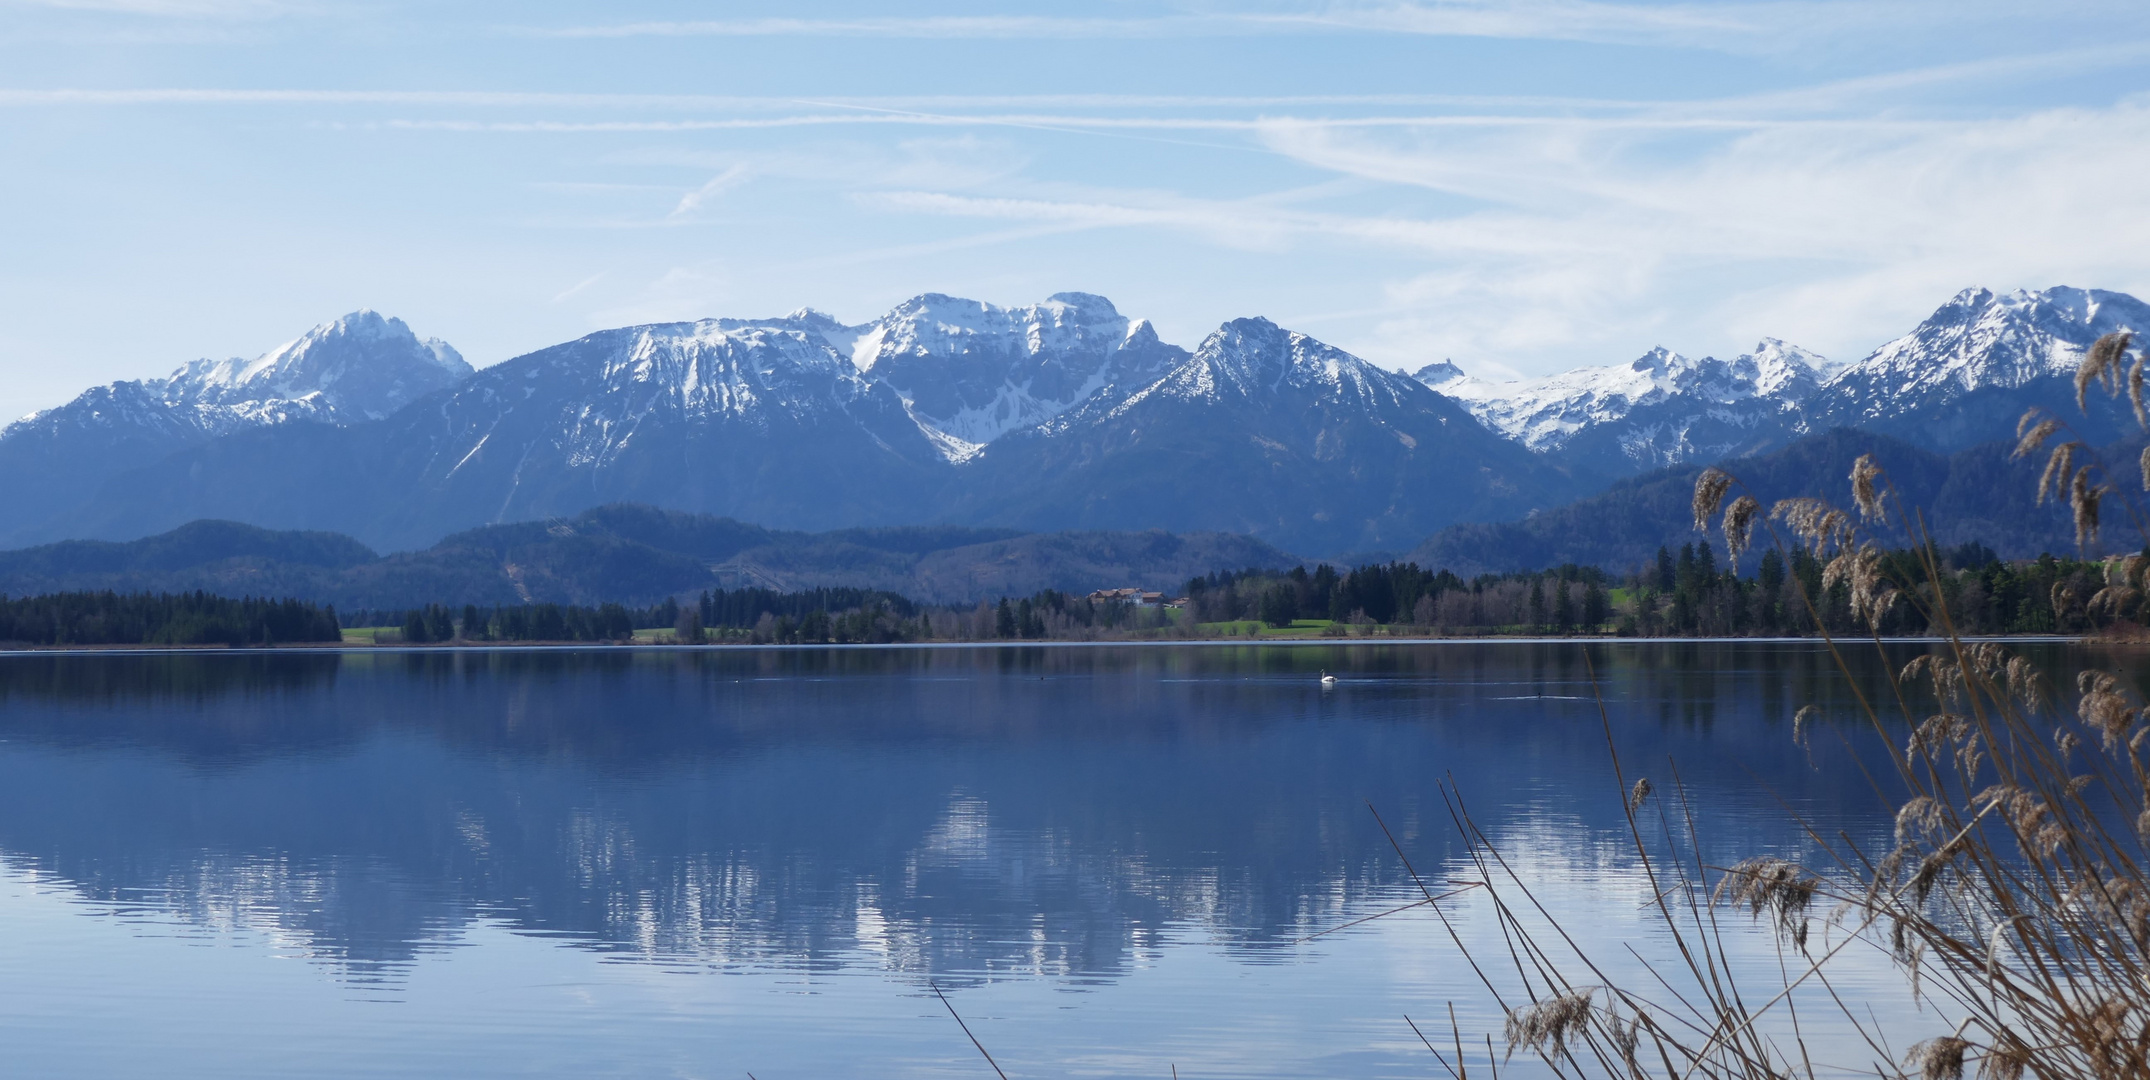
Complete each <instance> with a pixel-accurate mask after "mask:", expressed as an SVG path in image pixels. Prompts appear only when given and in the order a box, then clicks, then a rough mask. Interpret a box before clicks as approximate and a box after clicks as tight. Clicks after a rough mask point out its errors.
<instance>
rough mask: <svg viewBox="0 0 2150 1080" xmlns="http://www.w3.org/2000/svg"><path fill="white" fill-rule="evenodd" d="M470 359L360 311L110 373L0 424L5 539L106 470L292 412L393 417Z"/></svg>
mask: <svg viewBox="0 0 2150 1080" xmlns="http://www.w3.org/2000/svg"><path fill="white" fill-rule="evenodd" d="M470 372H471V368H470V365H469V364H466V363H464V362H463V358H462V357H461V356H459V355H457V353H456V351H455V350H454V349H453V348H450V347H449V346H448V344H447V343H446V342H443V341H439V340H435V339H428V340H423V341H421V340H420V339H419V338H418V337H417V335H415V334H413V333H411V330H410V327H408V326H406V325H404V324H403V322H402V321H401V320H398V319H388V318H383V317H382V316H380V315H378V314H376V313H374V312H371V311H359V312H354V313H352V314H350V315H346V316H344V317H343V318H341V319H338V320H336V321H335V322H332V323H327V324H324V325H322V326H318V327H315V328H314V329H313V330H311V331H308V332H307V333H306V334H305V335H303V336H301V337H299V338H298V339H296V340H294V341H291V342H287V343H285V344H284V345H281V346H278V347H277V348H275V349H272V350H270V351H268V352H266V353H264V354H262V355H261V356H259V357H256V358H254V359H252V360H241V359H232V360H196V361H194V362H192V363H190V364H186V365H184V366H182V367H180V368H179V369H178V370H176V371H174V372H173V373H172V374H171V375H169V376H167V377H165V378H161V379H134V380H126V381H122V382H115V383H112V384H109V385H107V386H99V387H94V388H92V389H90V390H88V391H85V392H84V393H82V394H81V395H80V396H78V397H76V398H75V399H74V400H73V401H70V402H68V403H67V404H65V405H61V406H58V407H56V408H52V409H46V410H44V411H42V412H38V413H33V414H31V415H30V416H26V417H24V418H22V419H21V420H18V421H16V422H14V423H12V424H9V425H8V426H6V427H5V428H0V477H4V478H6V483H5V485H0V486H4V489H5V490H6V491H7V492H8V495H9V497H8V499H7V500H6V502H5V504H4V505H0V540H7V539H20V538H23V537H26V536H29V537H35V536H37V535H38V533H37V532H36V528H37V526H38V524H39V523H40V522H42V521H48V520H50V519H52V518H53V517H54V516H56V515H59V514H61V513H63V512H64V511H65V510H66V509H68V508H69V507H72V506H75V505H78V504H80V503H81V502H83V501H85V500H87V499H88V498H90V497H91V496H92V495H93V494H94V493H95V492H96V490H97V488H98V486H99V485H100V484H102V483H104V482H105V481H106V480H107V479H109V478H111V477H112V476H114V475H117V474H118V473H120V472H123V471H125V470H128V469H133V468H139V467H142V466H145V465H149V464H151V463H153V462H156V461H158V460H159V459H161V458H164V457H166V456H168V455H170V454H173V453H177V452H179V451H181V450H184V449H187V448H189V447H193V446H199V445H202V444H203V443H206V442H208V441H210V440H212V439H216V438H219V437H222V436H225V435H230V434H234V433H237V432H241V431H246V430H250V429H254V428H260V427H265V426H273V425H278V424H283V423H287V422H289V421H293V420H310V421H315V422H318V423H326V424H349V423H359V422H364V421H368V420H375V419H379V418H381V417H384V416H387V415H388V414H390V413H392V412H394V411H395V410H397V409H400V408H402V407H403V406H404V405H407V404H409V403H410V402H412V401H414V400H416V399H417V398H418V397H420V396H422V395H424V394H427V393H430V392H432V391H434V390H439V389H444V388H446V387H449V386H452V385H454V384H455V383H456V382H457V381H459V380H461V379H462V378H463V377H465V376H467V375H469V374H470Z"/></svg>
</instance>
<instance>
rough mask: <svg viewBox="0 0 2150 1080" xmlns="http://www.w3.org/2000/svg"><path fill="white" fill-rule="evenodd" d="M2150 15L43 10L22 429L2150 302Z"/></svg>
mask: <svg viewBox="0 0 2150 1080" xmlns="http://www.w3.org/2000/svg"><path fill="white" fill-rule="evenodd" d="M2146 92H2150V4H2143V3H2141V2H2140V0H2136V2H2132V3H2117V2H2105V0H2095V2H2092V0H2084V2H2069V0H2048V2H2043V3H2037V4H2028V3H2021V4H1998V3H1983V2H1979V0H1953V2H1913V3H1888V2H1865V0H1860V2H1839V0H1781V2H1775V0H1772V2H1759V3H1691V4H1649V3H1633V4H1626V3H1594V2H1549V3H1523V2H1501V0H1485V2H1470V3H1368V4H1355V3H1327V4H1324V3H1245V4H1230V3H1207V4H1203V3H1192V4H1169V3H1149V2H1134V0H1125V2H1111V0H1107V2H1102V3H1095V4H1089V5H1081V6H1076V5H1067V4H1058V5H1049V4H1029V5H1007V4H1003V5H984V4H964V3H941V4H911V5H902V6H898V5H894V4H872V5H869V4H841V3H811V2H807V3H797V2H795V3H787V4H777V3H768V4H750V3H738V4H684V3H661V2H641V3H637V2H624V3H611V4H602V5H600V4H587V3H581V4H578V3H542V2H540V3H524V4H512V5H511V4H478V3H454V2H432V3H400V2H395V0H382V2H375V3H336V2H328V0H0V154H4V155H5V156H4V158H0V162H4V164H5V168H0V415H20V414H22V413H25V412H28V411H30V410H32V409H36V408H42V407H46V406H50V405H53V404H57V403H59V402H61V401H63V400H65V399H67V398H68V397H71V396H73V395H74V394H75V393H76V392H78V391H79V390H81V389H82V388H84V387H86V386H88V385H91V384H94V383H98V382H103V381H109V380H112V379H118V378H133V377H140V376H145V375H156V374H162V373H164V372H166V371H168V370H169V369H171V368H172V367H175V366H177V365H178V364H180V363H182V362H184V361H186V360H188V359H191V358H194V357H197V356H215V357H222V356H231V355H248V356H251V355H254V354H257V353H259V352H262V351H264V350H266V349H268V348H270V347H272V346H274V345H276V344H277V343H279V342H281V341H283V340H286V339H288V338H291V337H294V336H296V335H297V334H298V333H300V332H302V331H303V330H305V329H306V328H307V327H309V326H312V325H314V324H316V323H319V322H323V321H326V320H328V319H331V318H334V317H335V316H337V315H339V314H342V313H343V312H346V311H349V310H352V309H355V308H359V307H371V308H375V309H377V310H380V311H383V312H387V313H390V314H394V315H399V316H401V317H403V318H404V319H405V320H407V321H408V322H409V323H410V324H411V325H412V326H413V327H414V328H415V329H417V330H418V331H419V332H420V333H421V334H427V335H437V336H440V337H444V338H446V339H448V340H449V341H451V342H453V343H454V344H455V345H456V346H457V347H458V348H460V349H462V350H463V351H464V352H465V354H466V355H467V356H469V357H470V359H471V360H472V361H473V362H474V363H478V364H480V365H483V364H487V363H492V362H496V361H499V360H502V359H505V358H507V357H509V356H513V355H516V354H518V353H520V352H524V351H527V350H530V349H534V348H538V347H541V346H544V345H547V344H551V343H554V342H557V341H561V340H565V339H568V338H572V337H575V336H578V335H580V334H583V333H586V332H588V331H590V330H594V329H598V328H601V327H606V326H616V325H622V324H627V323H633V322H645V321H653V320H668V319H685V318H693V317H699V316H714V315H733V316H753V315H766V314H776V313H781V312H784V311H788V310H791V309H794V308H797V307H801V306H812V307H816V308H820V309H822V310H825V311H828V312H830V313H832V314H835V315H837V316H839V317H841V318H844V319H846V320H850V321H860V320H864V319H867V318H869V317H872V316H874V315H876V314H878V313H880V312H881V311H883V310H885V309H887V308H888V307H890V306H891V305H893V304H894V303H896V302H897V301H899V300H901V299H903V298H905V297H908V296H911V295H915V294H917V293H921V292H946V293H952V294H956V295H962V296H970V297H975V298H979V299H985V300H990V301H993V302H996V303H1003V304H1016V303H1026V302H1030V301H1033V300H1037V299H1041V298H1043V297H1044V296H1046V295H1048V294H1050V293H1053V292H1058V291H1063V290H1070V289H1075V290H1083V291H1089V292H1097V293H1102V294H1104V295H1106V296H1109V297H1111V298H1112V299H1113V300H1114V301H1115V302H1116V303H1117V304H1118V305H1119V306H1120V308H1121V310H1122V311H1123V312H1126V313H1128V314H1130V315H1134V316H1142V317H1148V318H1151V319H1153V320H1154V321H1155V322H1156V323H1157V324H1158V326H1159V328H1160V330H1161V331H1162V332H1163V333H1164V335H1165V336H1166V338H1167V339H1168V340H1174V341H1178V342H1180V343H1182V344H1185V345H1188V346H1192V345H1194V344H1195V343H1196V342H1197V341H1199V339H1200V338H1201V337H1202V336H1203V335H1204V334H1205V333H1206V332H1208V331H1209V330H1210V329H1212V328H1214V327H1215V325H1216V324H1217V323H1219V322H1221V321H1223V320H1225V319H1228V318H1234V317H1239V316H1243V315H1254V314H1260V315H1266V316H1269V317H1270V318H1273V319H1275V320H1277V321H1278V322H1280V323H1283V324H1285V325H1287V326H1290V327H1293V328H1295V329H1299V330H1302V331H1305V332H1307V333H1310V334H1313V335H1314V336H1316V337H1319V338H1322V339H1324V340H1327V341H1330V342H1333V343H1335V344H1337V345H1339V346H1342V347H1344V348H1347V349H1350V350H1352V351H1353V352H1356V353H1358V354H1360V355H1362V356H1365V357H1367V358H1369V359H1372V360H1375V361H1377V362H1379V363H1382V364H1384V365H1387V366H1391V367H1416V366H1418V365H1420V364H1423V363H1427V362H1431V361H1433V360H1437V359H1441V358H1444V357H1452V358H1454V359H1455V360H1457V361H1458V362H1459V363H1461V364H1463V365H1464V366H1465V367H1466V368H1469V369H1472V370H1475V371H1479V372H1482V373H1485V374H1489V375H1497V374H1501V373H1503V372H1519V373H1526V374H1535V373H1545V372H1550V371H1555V370H1561V369H1564V368H1567V367H1572V366H1576V365H1579V364H1585V363H1609V362H1615V361H1619V360H1625V359H1629V358H1632V357H1634V356H1636V355H1639V354H1640V353H1642V352H1643V351H1644V350H1645V349H1647V348H1649V347H1650V346H1652V345H1656V344H1663V345H1666V346H1668V347H1670V348H1673V349H1676V350H1679V351H1682V352H1687V353H1690V354H1700V353H1715V354H1718V355H1730V354H1733V353H1737V352H1739V351H1742V350H1744V349H1746V348H1749V347H1751V346H1752V345H1753V343H1754V342H1755V340H1756V339H1757V338H1759V337H1761V336H1764V335H1769V336H1776V337H1782V338H1785V339H1787V340H1789V341H1792V342H1794V343H1796V344H1801V345H1805V346H1807V347H1809V348H1813V349H1816V350H1818V351H1821V352H1823V353H1825V354H1827V355H1830V356H1833V357H1840V358H1846V359H1854V358H1856V357H1857V356H1859V355H1863V354H1864V353H1865V352H1866V351H1868V350H1869V349H1871V348H1872V347H1873V346H1875V345H1877V344H1879V343H1880V342H1881V341H1883V340H1885V339H1886V338H1888V337H1892V336H1894V335H1896V334H1898V333H1901V332H1903V331H1904V330H1907V329H1909V328H1910V326H1911V325H1913V324H1914V323H1915V322H1916V321H1917V320H1918V319H1919V318H1920V317H1921V316H1922V315H1924V314H1925V313H1926V312H1928V311H1930V310H1931V309H1932V308H1933V307H1935V306H1936V305H1937V304H1939V303H1940V302H1942V301H1943V300H1945V299H1946V298H1947V297H1948V296H1949V295H1950V294H1952V293H1954V292H1955V291H1956V290H1957V289H1959V288H1962V287H1965V286H1969V285H1985V286H1990V287H1993V288H1996V289H2010V288H2016V287H2019V286H2021V287H2042V286H2045V285H2050V284H2078V285H2089V286H2098V287H2105V288H2115V289H2122V290H2127V291H2132V292H2137V293H2138V294H2150V93H2146Z"/></svg>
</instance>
